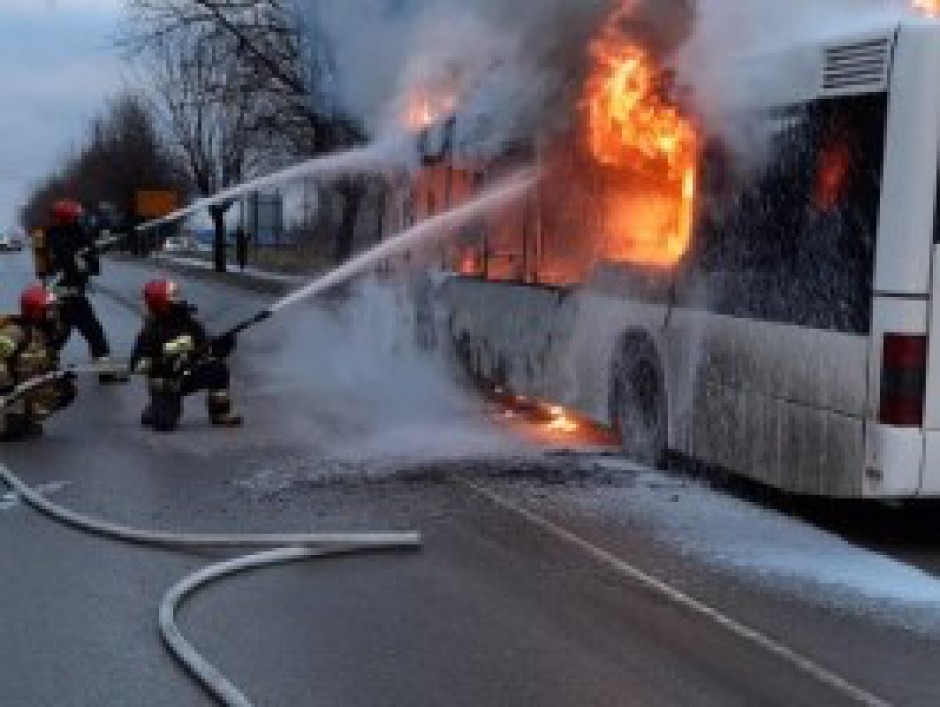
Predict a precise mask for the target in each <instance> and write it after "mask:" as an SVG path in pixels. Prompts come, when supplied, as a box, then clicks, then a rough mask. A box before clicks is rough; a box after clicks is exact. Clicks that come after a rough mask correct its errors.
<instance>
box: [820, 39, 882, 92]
mask: <svg viewBox="0 0 940 707" xmlns="http://www.w3.org/2000/svg"><path fill="white" fill-rule="evenodd" d="M891 44H892V42H891V38H890V37H876V38H872V39H866V40H864V41H858V42H852V43H850V44H840V45H837V46H832V47H828V48H826V50H825V65H824V67H823V85H822V89H823V93H847V92H852V93H862V92H867V91H883V90H885V89H886V88H887V84H888V68H889V66H890V63H891V48H892V47H891Z"/></svg>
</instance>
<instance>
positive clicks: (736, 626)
mask: <svg viewBox="0 0 940 707" xmlns="http://www.w3.org/2000/svg"><path fill="white" fill-rule="evenodd" d="M29 268H30V264H29V261H28V258H27V257H26V256H18V255H0V302H2V303H3V306H4V308H9V307H10V306H11V304H12V302H14V300H15V296H16V293H17V292H18V289H19V287H20V286H21V285H22V284H24V283H26V282H28V281H29V279H30V275H29ZM151 272H152V271H150V270H149V269H148V268H146V267H144V266H139V265H132V264H126V263H124V264H121V263H108V264H107V266H106V275H105V278H104V283H105V284H106V286H107V290H108V291H107V292H106V293H101V294H98V295H96V297H95V303H96V305H97V307H98V310H99V312H100V313H101V315H102V317H103V319H104V321H105V323H106V326H107V329H108V332H109V335H110V337H111V339H112V343H113V344H114V347H115V350H116V351H117V352H119V353H121V352H125V353H126V351H127V350H128V348H129V346H130V343H131V341H132V338H133V335H134V332H135V330H136V328H137V326H138V323H139V315H138V313H137V312H136V311H135V309H134V307H135V306H136V305H137V294H136V293H137V292H138V291H139V288H140V283H141V282H142V281H143V280H144V279H146V277H148V276H149V275H150V274H151ZM186 286H187V290H188V293H189V295H190V297H191V299H192V300H194V301H195V302H196V303H197V304H199V305H200V307H201V311H202V312H203V314H204V316H205V317H206V319H207V320H208V321H210V322H211V323H212V324H213V326H215V327H218V328H222V327H223V326H224V325H225V324H228V323H232V322H235V321H237V320H238V319H239V318H240V317H241V316H243V315H245V314H248V313H251V312H253V311H255V310H256V309H257V308H258V307H259V306H261V305H262V304H264V302H265V300H264V299H263V298H261V297H260V296H259V295H257V294H250V293H248V292H244V291H240V290H237V289H234V288H228V287H224V286H221V285H217V284H216V285H211V284H206V283H197V282H188V283H186ZM388 306H389V305H388V304H387V303H381V302H380V303H378V304H376V305H371V304H370V305H368V306H366V307H364V308H363V309H362V311H360V312H359V313H358V314H357V315H355V316H353V317H352V325H350V322H348V321H345V320H344V316H346V315H344V314H343V312H342V311H339V310H338V309H337V307H336V305H335V304H331V305H330V311H328V312H327V313H325V314H316V313H313V312H312V311H311V307H310V306H305V307H301V308H300V309H298V314H297V315H296V317H295V316H294V315H293V314H290V313H285V315H284V317H283V320H281V321H278V322H275V323H271V324H270V325H268V326H267V328H264V329H262V328H259V329H257V330H255V331H254V332H252V333H251V335H249V336H246V337H245V339H244V341H243V345H242V346H241V347H240V348H239V350H238V352H237V353H236V356H235V360H234V367H235V374H236V375H235V378H236V382H235V393H236V399H237V401H238V405H239V407H240V408H241V409H242V410H243V412H244V413H245V415H246V418H247V426H246V427H245V428H244V429H242V430H214V429H211V428H210V427H209V426H208V425H207V424H206V422H205V414H204V410H203V408H202V402H201V400H192V401H189V403H188V406H187V416H186V419H185V424H184V427H183V428H182V429H181V430H180V431H179V432H177V433H176V434H174V435H171V436H157V435H155V434H153V433H151V432H149V431H146V430H143V429H141V428H140V426H139V424H138V418H139V414H140V410H141V407H142V405H143V403H144V392H143V389H142V386H141V384H140V382H139V381H137V382H135V383H134V384H132V385H129V386H126V387H116V388H115V387H107V388H105V387H99V386H97V385H96V384H95V383H94V382H92V381H82V384H81V397H80V399H79V401H78V402H77V403H76V405H75V406H74V407H73V408H72V409H70V410H68V411H66V412H64V413H63V414H61V415H60V416H59V417H57V418H56V419H55V420H53V421H50V423H49V424H48V425H47V429H46V433H45V435H44V437H42V438H40V439H34V440H29V441H26V442H18V443H8V444H4V445H3V446H2V447H0V462H2V463H3V464H5V465H7V466H9V467H10V468H11V469H13V470H14V471H15V472H17V473H18V474H20V475H21V476H22V477H23V478H24V479H25V480H27V481H28V482H29V483H30V484H32V485H35V486H37V487H41V488H43V489H44V490H45V492H46V493H48V495H49V496H50V498H52V499H53V500H55V501H56V502H57V503H60V504H63V505H65V506H67V507H69V508H73V509H77V510H80V511H82V512H84V513H87V514H89V515H93V516H97V517H101V518H104V519H108V520H111V521H117V522H122V523H126V524H129V525H134V526H138V527H145V528H151V529H167V530H174V531H205V532H256V531H257V532H261V531H277V532H287V531H298V532H300V531H308V530H338V531H344V530H411V529H416V530H420V531H421V532H422V533H423V534H424V536H425V540H426V546H425V548H424V550H423V551H422V552H420V553H414V554H383V555H377V556H365V557H355V558H347V559H339V560H320V561H314V562H309V563H304V564H297V565H292V566H288V567H283V568H277V569H270V570H265V571H259V572H256V573H252V574H248V575H244V576H239V577H235V578H232V579H230V580H228V581H226V582H224V583H222V584H218V585H214V586H213V587H211V588H209V589H208V590H206V591H205V592H203V593H201V594H199V595H198V596H197V597H196V598H195V599H194V601H193V602H192V603H191V604H190V605H189V606H188V607H187V609H186V610H185V611H184V612H183V613H182V616H181V625H182V627H183V630H184V632H185V633H186V634H187V636H189V637H190V638H191V639H192V641H193V642H194V643H195V644H196V646H198V647H199V649H200V650H202V651H203V652H204V653H205V654H206V656H207V657H209V658H210V659H211V660H213V661H214V662H215V663H216V664H217V665H218V666H219V667H220V668H221V669H222V671H223V672H224V673H226V674H227V675H229V676H230V677H231V678H232V679H233V680H234V681H235V682H236V683H237V684H238V685H239V686H240V687H241V688H242V689H243V690H244V691H245V692H246V693H247V694H248V695H249V696H250V697H251V698H252V699H253V700H254V701H255V703H256V704H258V705H308V704H309V705H341V706H344V707H349V706H353V705H407V706H411V705H473V706H475V707H479V706H482V705H493V706H496V705H546V706H554V705H558V706H561V705H573V706H577V707H586V706H589V705H605V706H606V705H652V704H655V705H673V704H675V705H691V704H695V705H712V704H713V705H736V704H741V705H750V704H780V705H795V704H805V705H821V704H826V705H829V704H858V703H859V698H860V696H861V697H864V696H865V695H866V694H870V695H873V696H877V697H880V698H883V699H884V700H886V701H888V702H891V703H898V704H912V705H913V704H923V705H929V704H937V703H938V701H940V676H938V674H937V671H936V669H935V666H936V656H937V650H938V647H940V646H938V642H937V635H940V632H937V631H934V630H933V629H932V628H931V627H930V626H927V625H926V624H925V625H924V626H916V625H915V626H911V625H910V622H907V623H905V621H904V620H895V619H896V618H897V617H895V616H894V615H893V614H892V615H889V616H887V617H885V616H882V615H879V614H878V612H870V611H866V610H864V609H858V607H855V608H846V605H843V604H842V603H840V601H830V600H828V599H827V600H825V601H822V600H817V599H819V597H816V596H808V593H807V592H806V591H802V592H800V591H788V590H785V589H779V588H775V586H773V585H774V583H773V582H771V583H770V585H768V583H766V582H761V581H755V576H754V574H753V573H750V574H749V573H747V572H743V573H742V572H736V571H729V570H728V568H727V567H722V566H720V565H716V564H714V563H709V562H707V561H704V560H703V559H702V558H701V557H699V556H697V554H696V552H694V551H690V550H689V549H688V547H685V546H683V544H682V543H681V542H673V541H670V539H669V538H668V537H664V536H663V535H662V534H661V533H658V532H657V531H656V527H657V526H656V524H655V522H653V521H650V520H649V517H648V515H647V514H644V513H637V514H633V513H632V512H631V511H630V509H629V508H628V507H625V508H624V510H623V512H622V513H620V512H614V513H610V512H609V509H607V510H604V512H601V511H600V510H599V507H594V506H592V505H591V504H588V503H583V502H582V501H583V500H584V499H585V498H586V497H589V496H590V497H592V498H598V497H605V498H607V497H609V498H613V499H616V498H617V495H618V494H623V495H624V497H637V494H640V493H641V492H642V493H643V494H652V495H654V496H655V497H656V498H657V499H658V501H659V502H662V504H664V506H666V507H667V508H668V507H669V504H673V506H674V507H675V508H676V509H679V508H681V507H682V506H683V504H686V503H692V502H693V501H694V499H695V498H696V496H695V495H694V494H695V493H699V491H698V490H696V491H694V493H692V492H690V491H688V489H689V484H690V483H692V482H690V481H689V480H688V479H682V478H673V477H668V476H658V475H653V476H651V475H649V474H646V473H644V472H642V471H641V470H636V469H632V468H631V467H630V466H629V465H624V464H621V463H620V462H619V461H618V460H617V459H616V457H614V456H611V455H610V454H609V453H606V452H601V451H598V450H595V449H582V448H580V447H578V445H576V444H574V443H572V442H570V441H569V442H565V441H564V440H560V441H558V443H556V444H552V445H549V446H548V447H546V448H542V447H540V445H539V443H536V442H534V441H533V438H532V436H530V435H527V434H526V433H525V431H524V430H523V429H521V428H522V427H524V426H525V423H520V425H519V426H516V425H513V426H512V427H511V429H509V430H508V431H504V430H502V429H500V428H499V427H497V426H496V423H495V421H494V420H493V419H492V418H493V417H494V414H493V412H492V411H491V410H487V409H486V407H485V406H484V405H483V404H482V403H481V402H479V401H475V400H474V399H473V398H472V397H471V396H470V395H469V394H467V395H466V396H464V397H462V398H461V397H460V396H457V397H454V389H452V388H451V387H449V385H448V384H447V383H446V381H442V380H440V378H439V377H437V375H436V374H435V376H431V377H425V373H424V372H422V371H420V370H418V368H419V367H420V365H421V364H420V362H411V363H408V364H403V365H398V364H393V363H391V362H390V361H391V359H389V360H388V361H385V359H383V358H382V357H381V356H379V355H377V354H376V351H375V350H368V349H369V347H370V346H372V345H373V343H374V344H375V346H376V349H377V350H381V351H383V352H384V351H385V350H386V349H385V348H383V347H385V346H386V345H388V344H389V342H390V341H391V342H392V345H391V347H390V348H389V349H388V350H390V351H398V352H399V353H400V352H401V350H402V349H403V348H404V349H407V344H401V345H400V346H399V345H398V344H395V342H394V338H395V331H396V326H397V323H396V322H397V320H396V319H395V314H394V312H393V311H392V310H390V309H388ZM357 317H358V318H357ZM357 326H359V327H362V328H366V329H368V330H369V333H370V336H372V337H378V338H376V339H373V338H370V337H369V336H363V335H362V331H361V330H357ZM383 327H385V328H387V330H385V331H379V330H381V329H382V328H383ZM376 332H379V333H378V334H377V333H376ZM375 342H378V343H375ZM396 346H397V347H398V348H396ZM363 349H366V350H363ZM383 355H384V354H383ZM86 356H87V353H86V352H85V350H84V346H83V344H82V343H81V342H80V341H74V340H73V341H72V342H71V343H70V345H69V348H68V350H67V355H66V358H68V359H69V360H73V361H81V360H84V359H85V357H86ZM383 361H385V363H383ZM386 365H387V366H388V367H387V369H385V370H383V368H384V367H385V366H386ZM410 376H413V378H411V377H410ZM437 385H440V386H441V390H440V391H438V390H437V389H436V388H435V386H437ZM442 401H443V402H442ZM687 493H690V494H691V495H688V496H687V495H686V494H687ZM702 493H705V491H702ZM735 502H736V503H739V504H740V503H744V502H741V501H735ZM754 513H756V514H773V513H774V511H773V509H761V508H756V509H754ZM754 522H760V520H759V519H758V520H757V521H754ZM741 530H742V532H747V531H746V528H742V529H741ZM693 532H694V530H693ZM0 541H2V547H3V552H2V554H0V656H2V660H0V691H2V692H0V702H2V703H3V704H9V705H47V704H49V705H51V704H55V705H96V706H100V705H131V704H140V705H174V706H178V705H202V704H212V702H211V701H210V700H209V699H208V698H207V697H206V696H205V695H204V693H203V692H202V691H201V690H200V688H199V687H198V686H197V685H196V684H195V683H194V682H193V681H192V680H191V679H189V677H188V676H187V675H186V674H185V673H184V672H183V671H182V670H181V669H180V668H179V667H178V666H177V665H176V664H175V663H174V661H173V659H172V658H170V657H169V656H168V655H167V653H166V652H165V651H164V649H163V647H162V645H161V643H160V640H159V636H158V633H157V628H156V608H157V605H158V603H159V601H160V598H161V596H162V595H163V593H164V592H165V591H166V589H167V588H168V587H169V586H170V585H172V584H173V583H175V582H176V581H177V580H178V579H179V578H181V577H182V576H183V575H185V574H187V573H189V572H192V571H194V570H196V569H198V568H199V567H202V566H204V565H205V564H207V563H209V562H211V561H213V560H215V559H218V558H219V557H220V556H221V555H220V554H219V553H185V552H173V551H162V550H152V549H145V548H138V547H131V546H127V545H121V544H119V543H114V542H109V541H106V540H103V539H99V538H95V537H89V536H87V535H83V534H82V533H80V532H77V531H75V530H72V529H69V528H65V527H62V526H60V525H57V524H55V523H53V522H51V521H50V520H48V519H46V518H44V517H41V516H39V515H37V514H36V513H35V512H33V511H31V510H30V509H28V508H26V507H24V506H23V504H22V503H20V502H18V500H17V499H16V498H15V497H12V496H9V495H8V496H6V497H2V498H0ZM860 552H868V551H861V550H860ZM832 561H833V562H838V561H839V558H838V557H835V558H833V560H832ZM925 565H929V562H927V563H925ZM641 572H642V573H647V574H648V575H650V576H651V577H653V578H656V579H657V580H658V581H662V582H663V583H664V585H665V586H664V587H654V586H651V585H650V584H649V583H648V582H644V581H643V580H642V579H638V576H639V573H641ZM757 574H758V575H759V574H760V572H758V573H757ZM817 590H818V592H819V593H820V594H826V588H825V587H821V588H817ZM817 590H813V591H817ZM813 591H810V592H809V594H812V593H813ZM669 592H681V593H682V595H683V596H687V597H692V598H694V599H695V600H696V601H700V602H702V605H701V606H699V605H694V606H688V605H683V604H682V603H681V601H680V602H677V601H676V597H675V596H670V595H669ZM827 596H828V595H827ZM834 596H835V597H836V598H838V597H839V596H841V595H840V593H839V592H834ZM847 601H848V600H847ZM872 602H873V603H874V604H875V605H878V603H879V598H878V596H875V597H874V598H873V599H872ZM849 603H851V602H849ZM853 606H854V605H853ZM892 606H893V605H892ZM706 607H707V609H708V611H704V610H703V609H705V608H706ZM937 607H940V602H938V603H937V604H936V605H934V604H929V605H926V606H924V605H920V606H918V607H916V608H917V611H916V612H914V614H912V616H913V617H914V618H913V619H912V620H913V621H914V622H915V623H916V622H918V621H920V619H921V618H922V617H923V616H925V615H928V616H929V615H930V614H929V612H935V613H937V615H938V616H940V608H937ZM708 612H714V613H708ZM924 612H928V613H926V614H925V613H924ZM900 613H901V614H902V617H901V618H902V619H903V611H901V612H900ZM749 631H753V632H755V633H749ZM755 636H756V637H757V638H755ZM762 641H763V642H762ZM781 651H784V653H783V654H782V653H781Z"/></svg>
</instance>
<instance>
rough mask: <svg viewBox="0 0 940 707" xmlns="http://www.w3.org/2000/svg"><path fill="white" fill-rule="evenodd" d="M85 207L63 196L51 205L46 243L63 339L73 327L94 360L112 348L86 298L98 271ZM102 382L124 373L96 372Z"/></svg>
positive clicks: (100, 359)
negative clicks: (86, 223)
mask: <svg viewBox="0 0 940 707" xmlns="http://www.w3.org/2000/svg"><path fill="white" fill-rule="evenodd" d="M83 216H84V210H83V209H82V205H81V204H79V203H78V202H77V201H72V200H70V199H62V200H60V201H57V202H56V203H55V204H54V205H53V207H52V224H53V225H52V227H51V228H50V229H49V232H48V235H47V247H48V250H49V256H50V258H51V261H52V272H51V275H52V276H53V277H54V278H55V288H56V291H57V292H58V294H59V297H60V304H59V310H60V315H61V317H62V324H63V325H64V326H65V328H66V332H67V333H66V337H65V338H66V340H67V339H68V337H69V335H71V332H72V330H73V329H78V331H79V333H80V334H81V335H82V337H84V339H85V341H86V342H88V348H89V350H90V351H91V357H92V360H93V361H94V362H95V363H97V364H108V363H109V362H110V355H111V350H110V347H109V346H108V340H107V337H106V336H105V333H104V327H102V326H101V322H100V321H99V319H98V317H97V315H96V314H95V310H94V309H93V308H92V306H91V302H89V300H88V294H87V291H88V284H89V282H90V280H91V278H92V277H96V276H98V275H99V274H100V272H101V265H100V263H99V260H98V251H97V248H96V244H95V241H94V239H93V236H92V234H91V233H90V232H89V231H88V230H87V229H86V228H85V227H84V224H83ZM98 378H99V380H100V381H101V382H102V383H121V382H124V381H125V380H126V378H125V377H124V376H121V375H119V374H116V373H108V372H105V373H102V374H101V375H99V377H98Z"/></svg>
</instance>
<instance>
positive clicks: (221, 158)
mask: <svg viewBox="0 0 940 707" xmlns="http://www.w3.org/2000/svg"><path fill="white" fill-rule="evenodd" d="M150 54H151V57H152V60H151V68H152V75H153V83H154V87H155V92H156V95H157V97H158V101H159V103H160V105H161V107H162V109H163V111H164V113H165V115H166V124H167V129H168V132H169V135H170V136H171V138H172V140H173V142H174V143H175V144H176V145H177V146H178V148H179V151H180V154H181V155H182V157H183V159H184V161H185V163H186V165H187V168H188V171H189V174H190V177H191V179H192V182H193V185H194V186H195V188H196V190H197V191H198V192H199V193H200V194H202V195H205V196H209V195H212V194H215V193H217V192H218V191H221V190H222V189H225V188H227V187H230V186H233V185H235V184H238V183H240V182H241V181H242V180H244V179H245V178H247V177H248V176H250V174H251V173H252V169H253V167H254V163H255V150H253V148H252V130H251V125H252V123H253V120H254V117H253V116H254V105H253V99H252V96H251V95H250V94H248V93H246V92H245V91H243V90H242V79H241V75H240V74H241V65H240V64H239V63H238V61H237V59H236V54H235V49H234V47H233V41H232V40H231V38H230V37H228V36H227V35H225V34H220V33H218V32H217V31H215V30H214V29H212V28H211V27H201V26H195V25H194V26H190V27H187V28H186V29H185V31H178V32H174V33H173V34H169V35H166V36H163V37H161V38H160V41H159V42H156V43H154V44H153V45H152V46H151V53H150ZM231 206H232V204H231V203H225V204H220V205H218V206H213V207H211V208H210V210H209V211H210V215H211V217H212V222H213V227H214V238H213V255H214V257H213V259H214V263H215V268H216V270H218V271H219V272H224V271H225V269H226V256H225V248H226V231H225V213H226V212H227V211H228V209H229V208H230V207H231Z"/></svg>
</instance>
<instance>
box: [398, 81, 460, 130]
mask: <svg viewBox="0 0 940 707" xmlns="http://www.w3.org/2000/svg"><path fill="white" fill-rule="evenodd" d="M456 109H457V97H456V96H455V95H454V94H453V93H452V92H450V91H437V92H435V91H430V90H427V89H421V90H416V91H414V92H413V93H412V94H411V96H409V98H408V100H407V103H406V106H405V111H404V116H403V122H404V124H405V126H406V127H407V128H408V129H410V130H413V131H415V132H418V131H421V130H427V129H428V128H430V127H431V126H432V125H434V124H435V123H437V122H438V121H439V120H441V119H442V118H445V117H447V116H449V115H452V114H453V112H454V111H455V110H456Z"/></svg>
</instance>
